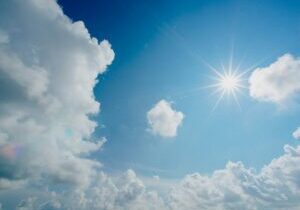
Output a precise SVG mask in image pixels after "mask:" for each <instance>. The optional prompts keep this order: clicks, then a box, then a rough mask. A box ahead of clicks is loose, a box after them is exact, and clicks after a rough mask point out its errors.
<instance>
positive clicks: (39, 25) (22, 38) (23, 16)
mask: <svg viewBox="0 0 300 210" xmlns="http://www.w3.org/2000/svg"><path fill="white" fill-rule="evenodd" d="M0 17H1V18H0V86H1V88H0V95H1V96H0V178H1V185H5V186H9V184H8V183H10V182H9V181H12V182H11V183H10V184H12V183H14V184H15V183H17V182H16V181H19V182H20V180H26V179H27V178H28V177H31V178H36V179H39V178H41V177H47V178H48V180H51V181H54V182H69V183H74V184H76V185H80V186H85V185H88V184H89V182H90V179H91V177H92V176H94V175H95V168H96V167H99V166H100V163H99V162H98V161H95V160H91V159H88V158H87V155H88V154H89V153H91V152H93V151H96V150H97V149H99V148H100V147H101V145H102V143H103V141H102V140H97V139H94V138H93V136H92V133H93V131H94V129H95V127H96V125H97V123H96V122H94V121H92V120H91V119H90V115H92V114H96V113H97V112H98V111H99V102H97V101H96V100H95V97H94V94H93V88H94V86H95V84H96V83H97V79H96V78H97V76H98V74H100V73H102V72H104V71H105V69H106V67H107V65H109V64H110V63H111V62H112V60H113V58H114V52H113V51H112V49H111V47H110V44H109V42H108V41H105V40H104V41H102V42H100V43H99V42H98V40H97V39H96V38H92V37H91V36H90V34H89V32H88V30H87V29H86V28H85V26H84V23H83V22H81V21H77V22H73V21H71V20H70V19H69V18H68V17H67V16H65V15H64V14H63V11H62V9H61V8H60V7H59V6H58V4H57V3H56V1H54V0H50V1H49V0H38V1H37V0H29V1H26V2H25V1H22V0H12V1H1V2H0ZM3 180H5V182H4V181H3Z"/></svg>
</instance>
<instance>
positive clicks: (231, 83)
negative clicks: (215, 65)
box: [218, 73, 241, 92]
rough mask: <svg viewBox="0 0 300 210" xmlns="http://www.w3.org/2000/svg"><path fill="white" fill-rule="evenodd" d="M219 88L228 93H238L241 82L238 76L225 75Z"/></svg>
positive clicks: (220, 80) (221, 77)
mask: <svg viewBox="0 0 300 210" xmlns="http://www.w3.org/2000/svg"><path fill="white" fill-rule="evenodd" d="M218 86H219V88H220V89H222V90H224V91H226V92H232V91H237V90H238V89H239V88H240V87H241V81H240V78H239V77H238V75H234V74H227V73H225V74H224V75H221V76H220V78H219V82H218Z"/></svg>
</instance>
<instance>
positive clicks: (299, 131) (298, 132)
mask: <svg viewBox="0 0 300 210" xmlns="http://www.w3.org/2000/svg"><path fill="white" fill-rule="evenodd" d="M293 137H294V138H295V139H300V127H298V128H297V129H296V130H295V131H294V132H293Z"/></svg>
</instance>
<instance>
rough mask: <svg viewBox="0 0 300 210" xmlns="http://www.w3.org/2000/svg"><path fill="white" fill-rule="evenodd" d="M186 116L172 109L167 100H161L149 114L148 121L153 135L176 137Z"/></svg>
mask: <svg viewBox="0 0 300 210" xmlns="http://www.w3.org/2000/svg"><path fill="white" fill-rule="evenodd" d="M183 118H184V114H183V113H182V112H179V111H176V110H174V109H172V107H171V104H170V103H169V102H168V101H166V100H160V101H159V102H158V103H157V104H155V106H154V107H153V108H152V109H150V110H149V111H148V112H147V120H148V124H149V127H150V130H151V132H152V133H153V134H157V135H160V136H162V137H166V138H168V137H175V136H176V135H177V130H178V127H179V126H180V125H181V123H182V120H183Z"/></svg>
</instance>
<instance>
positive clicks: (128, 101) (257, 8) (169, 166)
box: [58, 0, 300, 178]
mask: <svg viewBox="0 0 300 210" xmlns="http://www.w3.org/2000/svg"><path fill="white" fill-rule="evenodd" d="M58 3H59V4H60V5H61V6H62V7H63V10H64V12H65V14H66V15H68V16H69V17H70V18H72V19H73V20H83V21H84V23H85V25H86V27H87V28H88V29H89V32H90V33H91V34H92V36H95V37H97V38H98V39H99V40H102V39H107V40H109V42H110V43H111V44H112V48H113V50H114V52H115V54H116V56H115V59H114V61H113V64H112V65H111V66H109V69H108V71H107V72H106V73H105V74H104V75H102V76H101V77H100V78H99V81H100V84H101V85H98V86H96V88H95V90H94V91H95V95H96V98H97V100H98V101H100V102H101V113H100V114H99V116H98V117H97V121H98V122H99V123H100V126H99V127H98V128H97V131H96V133H95V136H98V137H100V136H105V137H106V138H107V139H108V141H107V143H106V144H105V146H104V147H103V149H102V150H101V151H99V152H97V153H96V154H94V157H95V158H97V159H98V158H99V160H101V162H102V163H103V164H104V170H106V171H108V172H111V173H114V172H118V171H123V170H125V169H127V168H132V169H134V170H135V171H137V172H138V173H139V174H141V175H144V176H153V175H159V176H160V177H164V178H179V177H182V176H183V175H185V174H187V173H191V172H195V171H198V172H202V173H210V172H212V171H214V170H215V169H219V168H223V167H224V165H225V164H226V163H227V162H228V160H232V161H242V162H244V163H245V165H247V166H251V167H255V168H260V167H261V166H263V165H264V164H267V163H268V162H269V161H270V160H271V159H273V158H275V157H278V156H279V155H280V154H281V153H282V147H283V145H285V144H290V145H296V143H297V142H296V141H295V139H293V138H292V135H291V133H292V132H293V131H294V130H295V128H296V127H297V126H298V125H299V113H300V112H299V110H297V109H289V110H281V109H279V108H278V107H277V106H276V105H274V104H271V103H260V102H257V101H255V100H254V99H252V98H251V97H250V96H249V93H248V91H247V90H244V91H243V93H244V94H240V95H239V101H240V103H241V109H239V108H238V106H237V105H236V104H235V103H234V100H233V99H232V98H228V99H226V100H223V101H222V102H221V103H220V104H219V106H218V107H217V109H216V110H215V111H214V112H212V108H213V106H214V104H215V103H216V101H217V97H218V96H217V95H212V94H211V93H212V92H213V89H201V87H203V86H206V85H209V84H211V83H212V82H214V81H213V80H212V79H211V78H210V77H211V76H213V75H214V74H213V72H211V70H210V69H209V68H208V67H207V66H206V65H205V64H204V63H203V60H205V61H207V62H208V63H209V64H211V65H212V66H214V67H216V68H217V69H220V67H221V64H222V63H224V64H225V65H226V66H227V65H228V63H229V60H230V56H231V55H233V58H234V59H233V60H234V65H235V66H237V65H238V64H239V63H241V68H240V70H241V71H243V70H245V69H247V68H249V67H251V66H253V65H257V67H264V66H268V65H269V64H271V63H273V62H274V61H275V60H276V59H277V58H278V57H279V56H281V55H282V54H284V53H292V54H294V55H300V50H299V49H300V42H299V37H300V2H299V1H258V0H254V1H238V0H232V1H230V0H229V1H218V0H215V1H198V0H194V1H191V0H190V1H171V0H163V1H137V0H136V1H127V2H126V3H125V2H124V1H121V0H101V1H96V0H93V1H92V0H91V1H87V2H86V3H85V4H81V3H79V2H77V1H69V0H59V1H58ZM253 70H254V68H253ZM250 73H251V72H249V74H250ZM249 74H246V75H245V78H246V79H247V77H248V76H249ZM244 85H247V81H245V82H244ZM161 99H166V100H168V101H172V102H173V105H172V106H173V107H174V108H175V109H176V110H179V111H181V112H183V113H184V114H185V118H184V120H183V124H182V126H181V127H180V128H179V130H178V134H177V136H176V137H174V138H171V139H164V138H161V137H159V136H155V135H152V134H151V133H149V132H148V131H147V119H146V113H147V111H148V110H149V109H150V108H151V107H153V105H154V104H155V103H157V102H158V101H159V100H161Z"/></svg>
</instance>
